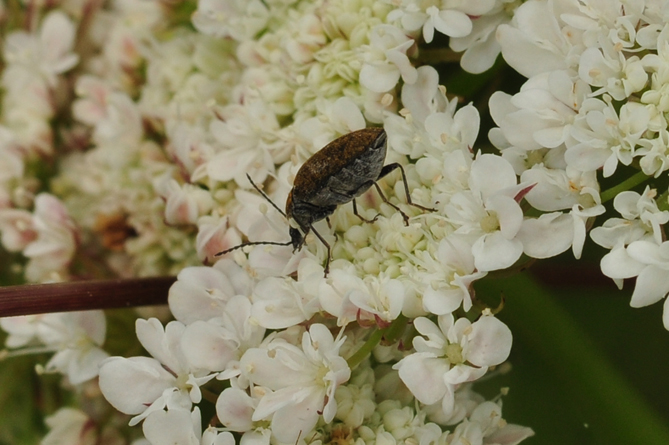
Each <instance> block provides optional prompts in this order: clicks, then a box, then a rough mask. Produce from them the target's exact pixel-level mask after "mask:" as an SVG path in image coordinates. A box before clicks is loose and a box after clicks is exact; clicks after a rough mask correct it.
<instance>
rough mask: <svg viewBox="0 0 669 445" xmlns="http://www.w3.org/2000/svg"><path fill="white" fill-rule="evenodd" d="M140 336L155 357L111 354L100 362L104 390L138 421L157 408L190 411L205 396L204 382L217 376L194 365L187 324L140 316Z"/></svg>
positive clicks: (138, 321) (104, 392)
mask: <svg viewBox="0 0 669 445" xmlns="http://www.w3.org/2000/svg"><path fill="white" fill-rule="evenodd" d="M136 328H137V338H138V339H139V341H140V343H141V344H142V346H144V348H145V349H146V350H147V351H148V352H149V354H151V355H152V356H153V357H155V358H149V357H131V358H124V357H110V358H108V359H107V360H105V361H104V362H102V364H101V365H100V380H99V382H100V390H101V391H102V394H103V395H104V397H105V398H106V399H107V401H109V403H111V404H112V406H113V407H114V408H116V409H117V410H119V411H121V412H123V413H125V414H131V415H135V417H133V418H132V419H131V420H130V425H131V426H132V425H136V424H138V423H139V422H141V421H142V420H144V419H145V418H147V417H148V416H149V415H151V414H152V413H154V412H156V411H163V410H165V409H168V410H170V409H173V408H180V409H185V410H188V411H190V410H191V408H192V405H193V403H199V402H200V401H201V400H202V393H201V391H200V385H203V384H205V383H206V382H208V381H209V380H211V379H212V378H214V377H215V374H210V373H209V372H208V371H206V370H202V369H198V368H196V367H194V366H193V365H192V364H191V363H190V362H189V361H188V360H187V359H186V356H185V355H184V350H183V348H184V346H187V345H184V344H183V343H182V337H183V335H184V332H185V329H186V326H185V325H184V324H183V323H180V322H178V321H172V322H170V323H168V324H167V326H165V327H164V328H163V326H162V325H161V324H160V322H159V321H158V320H157V319H155V318H152V319H149V320H137V323H136Z"/></svg>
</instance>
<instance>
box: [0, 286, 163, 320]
mask: <svg viewBox="0 0 669 445" xmlns="http://www.w3.org/2000/svg"><path fill="white" fill-rule="evenodd" d="M175 280H176V278H175V277H153V278H131V279H118V280H100V281H78V282H77V281H75V282H70V283H51V284H26V285H22V286H7V287H0V317H11V316H15V315H31V314H45V313H49V312H68V311H84V310H92V309H112V308H123V307H136V306H149V305H156V304H166V303H167V293H168V291H169V288H170V286H171V285H172V283H174V281H175Z"/></svg>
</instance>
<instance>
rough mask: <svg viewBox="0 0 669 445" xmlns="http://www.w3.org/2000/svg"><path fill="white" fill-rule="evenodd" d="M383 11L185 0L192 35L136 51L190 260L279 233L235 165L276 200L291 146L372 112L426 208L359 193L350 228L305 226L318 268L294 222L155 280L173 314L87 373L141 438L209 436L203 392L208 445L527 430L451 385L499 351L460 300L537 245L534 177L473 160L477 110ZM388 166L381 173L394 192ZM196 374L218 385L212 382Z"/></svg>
mask: <svg viewBox="0 0 669 445" xmlns="http://www.w3.org/2000/svg"><path fill="white" fill-rule="evenodd" d="M493 6H496V5H494V4H490V5H487V6H486V7H489V8H492V7H493ZM481 8H483V6H481ZM391 11H392V8H391V7H389V6H388V5H385V4H383V3H378V2H373V1H357V2H348V1H334V2H333V1H330V2H318V1H316V2H307V1H301V2H266V3H260V2H205V1H202V2H200V3H199V4H198V10H197V11H196V13H195V14H194V16H193V23H194V24H195V26H196V28H197V29H198V30H199V31H200V32H201V33H204V35H202V34H188V33H186V32H185V31H184V34H183V35H181V36H180V37H181V38H180V40H178V41H177V40H170V41H168V42H166V43H165V44H163V45H162V46H161V50H162V52H156V54H155V55H150V56H149V57H148V58H147V62H148V65H147V74H148V77H147V83H146V85H145V86H144V88H143V90H142V96H141V98H140V100H139V109H140V113H141V114H142V115H143V116H148V118H149V119H150V120H152V121H154V120H155V121H157V122H159V125H160V126H162V128H164V131H165V132H166V135H167V137H168V140H169V145H168V151H169V154H170V156H171V157H172V159H174V160H175V161H176V168H175V169H173V170H168V172H167V173H166V174H165V175H164V176H161V177H160V178H158V179H156V180H154V182H153V184H154V187H155V188H156V191H157V192H158V193H160V194H161V195H162V196H163V198H164V199H165V202H166V205H165V221H166V222H167V223H168V224H171V225H184V224H192V225H195V226H196V227H197V238H196V249H197V252H198V256H199V257H200V259H201V260H203V261H205V262H214V261H216V260H217V258H215V257H214V254H215V253H216V252H219V251H221V250H225V249H226V248H229V247H232V246H235V245H237V244H239V243H240V241H241V239H242V236H243V237H245V238H247V239H249V240H255V241H277V242H278V241H283V240H285V239H286V237H287V236H288V231H289V224H288V221H286V220H285V218H284V217H283V216H282V215H281V213H280V212H278V211H276V209H274V208H272V207H270V206H269V204H268V203H267V202H265V200H264V198H263V197H261V196H258V195H257V193H255V192H254V191H249V190H248V189H250V186H251V184H250V183H249V181H248V179H247V177H246V176H247V175H249V176H250V177H251V178H252V179H253V181H254V182H256V183H264V184H265V186H266V189H267V192H268V194H269V196H270V197H271V198H272V199H273V200H274V201H276V202H278V203H282V202H284V201H285V199H286V197H287V195H288V193H289V191H290V189H291V184H292V182H293V179H294V177H295V175H296V174H297V171H298V168H299V166H300V165H301V164H302V163H303V162H304V161H305V160H306V159H308V158H309V157H310V156H311V155H312V154H313V153H315V152H316V151H317V150H318V149H320V148H321V147H322V146H323V145H325V144H326V143H327V142H329V141H331V140H333V139H335V138H336V137H337V136H340V135H343V134H346V133H348V132H350V131H354V130H358V129H361V128H364V127H365V126H367V125H368V124H369V123H376V124H383V126H384V128H385V130H386V132H387V135H388V151H389V152H388V157H387V161H386V162H387V163H390V162H399V163H401V164H402V165H404V169H405V171H406V175H407V178H408V184H409V188H410V190H411V191H412V199H413V200H414V201H415V202H417V203H422V204H423V205H425V206H432V207H434V208H435V211H434V212H426V213H420V212H418V211H413V213H410V214H411V215H412V216H411V218H410V220H409V223H408V224H405V221H404V219H403V217H402V214H400V213H399V212H397V211H396V210H395V209H393V208H392V207H391V206H389V205H387V204H384V203H382V201H381V199H380V198H379V196H378V195H376V194H375V193H373V192H370V193H367V194H365V195H364V196H363V197H362V198H361V205H360V211H361V214H362V215H363V216H364V217H366V218H368V219H370V220H371V219H372V218H374V215H376V212H377V211H378V212H380V214H379V215H378V217H377V218H376V221H375V222H374V223H373V224H366V223H362V222H361V220H360V219H359V218H357V217H356V216H355V215H353V212H352V209H351V208H350V206H342V207H341V208H339V209H338V211H337V212H336V213H335V214H334V215H333V217H332V219H331V221H330V222H331V226H332V227H331V228H329V227H328V225H327V224H326V222H325V221H323V222H319V223H317V224H316V226H315V227H316V229H317V230H318V231H319V233H322V234H324V236H325V237H326V239H327V240H328V243H329V244H330V245H331V246H332V247H333V251H332V254H333V261H332V264H331V267H330V273H329V275H328V276H327V277H324V275H325V274H324V268H323V264H324V263H325V260H326V258H325V256H326V255H327V253H326V248H325V247H324V246H323V245H322V244H320V243H318V242H317V240H316V239H312V237H311V236H309V237H308V238H307V247H308V248H305V249H303V250H302V251H301V252H299V253H293V252H292V251H291V248H290V247H285V248H282V247H271V248H269V247H266V246H256V247H255V248H253V249H252V250H251V251H250V252H248V257H247V256H246V255H245V254H244V253H243V252H241V251H237V252H236V253H234V254H230V255H228V256H229V257H231V258H224V259H222V260H218V261H217V262H216V263H215V265H214V266H213V267H196V268H186V269H183V270H182V271H181V272H180V273H179V277H178V281H177V283H176V284H175V285H174V286H173V287H172V290H171V292H170V309H171V311H172V314H173V315H174V316H175V318H176V321H172V322H169V323H167V324H166V325H164V326H163V324H161V323H160V322H159V321H158V320H157V319H150V320H148V321H143V320H140V321H138V322H137V334H138V337H139V340H140V342H141V343H142V345H143V346H144V347H145V349H146V350H147V351H149V353H150V354H151V355H152V356H153V358H145V357H131V358H123V357H113V358H111V359H109V360H106V361H105V362H103V364H102V366H101V369H100V388H101V390H102V392H103V394H104V395H105V397H106V398H107V399H108V400H109V401H110V402H111V403H112V405H114V406H115V407H116V408H117V409H119V410H120V411H122V412H124V413H127V414H131V415H134V416H135V417H133V419H132V421H131V424H137V423H139V422H142V421H143V431H144V434H145V436H146V437H147V439H148V440H149V441H151V442H152V443H163V441H164V440H165V438H167V437H169V438H175V437H179V438H181V439H179V441H178V442H179V443H181V442H183V443H199V441H204V440H205V439H204V435H203V434H210V435H211V434H215V432H214V430H211V429H210V430H207V431H205V432H204V433H203V432H202V431H201V429H200V425H199V419H200V416H201V414H200V409H199V407H198V404H199V403H201V401H202V399H203V397H204V396H205V395H206V394H209V400H211V399H212V397H214V400H215V403H216V412H217V418H218V420H219V421H220V422H221V423H222V425H223V427H224V430H222V431H221V432H220V433H218V436H217V437H216V439H215V440H217V441H221V442H223V441H228V440H229V439H230V436H229V435H228V434H227V432H228V431H234V432H236V433H239V434H241V435H242V439H241V440H242V441H248V440H254V441H261V442H262V443H269V442H272V443H274V442H278V443H296V442H298V441H308V442H313V441H315V440H321V441H327V440H333V439H335V438H337V437H340V436H341V435H344V437H347V438H348V439H349V440H355V441H359V440H362V441H364V442H366V443H373V442H375V441H378V440H389V441H391V442H397V441H407V440H428V441H433V440H434V441H439V442H440V443H457V441H460V440H465V439H463V438H466V440H470V441H473V442H476V441H479V442H480V441H483V440H485V441H489V442H491V443H492V442H495V441H496V440H503V441H504V443H518V442H519V441H521V440H522V439H524V438H525V437H527V436H529V435H531V434H532V432H531V430H529V429H527V428H523V427H516V426H513V425H507V424H506V422H504V421H502V419H501V411H500V406H501V405H499V404H498V403H493V402H484V400H483V399H481V397H480V396H478V395H477V394H476V393H474V392H472V391H471V389H470V386H469V384H470V383H471V382H473V381H475V380H477V379H479V378H481V377H482V376H484V375H485V374H486V373H487V372H488V370H489V369H490V368H491V367H495V366H497V365H499V364H501V363H503V362H504V361H505V360H506V359H507V357H508V355H509V351H510V348H511V340H512V336H511V332H510V331H509V329H508V327H506V325H504V324H503V323H502V322H501V321H499V320H498V319H496V318H495V317H494V316H493V315H492V313H490V312H489V311H485V312H484V314H483V315H482V316H481V317H480V318H479V319H476V317H475V316H474V317H473V320H471V321H470V320H469V319H468V318H466V317H463V313H464V312H461V308H462V309H464V311H469V310H470V309H472V307H473V297H472V293H471V285H472V283H473V282H474V281H475V280H477V279H479V278H482V277H484V276H485V275H486V273H487V272H488V271H492V270H498V269H504V268H508V267H510V266H512V265H513V264H514V263H515V262H516V261H517V260H518V259H519V258H520V256H521V255H522V253H523V251H524V245H525V244H531V242H532V241H533V239H532V235H533V234H532V233H531V232H530V233H529V234H528V233H526V232H528V229H526V228H525V226H524V217H523V212H522V210H521V207H520V205H519V202H520V200H521V199H522V198H523V196H524V195H525V194H526V193H527V192H528V190H529V189H531V187H532V184H530V183H520V184H519V183H518V181H517V178H516V174H515V173H514V170H513V168H512V166H511V165H510V164H509V163H508V162H507V161H506V160H504V159H502V158H501V157H498V156H493V155H478V156H475V155H474V152H473V145H474V141H475V139H476V136H477V134H478V130H479V128H478V127H479V116H478V112H477V111H476V110H475V109H474V108H473V107H472V106H467V107H464V108H463V109H461V110H459V111H457V112H456V101H455V100H448V99H447V98H446V95H445V90H444V89H443V87H440V86H439V81H438V75H437V73H436V71H435V70H434V69H433V68H431V67H429V66H425V67H421V68H416V67H414V66H413V65H412V62H411V59H410V57H411V54H412V52H415V51H416V49H417V46H416V41H415V40H414V39H413V38H412V37H410V36H407V35H406V34H405V32H404V31H403V30H402V28H398V27H396V26H395V25H394V24H393V23H394V20H395V19H394V18H393V16H392V15H389V12H391ZM481 12H482V11H481ZM458 14H459V15H458V17H459V16H460V15H463V16H465V17H466V15H465V14H464V13H463V12H458ZM395 15H397V14H395ZM467 20H468V22H469V23H470V24H471V20H470V19H469V18H468V19H467ZM209 36H211V37H209ZM221 38H223V39H225V40H219V39H221ZM233 42H234V43H233ZM214 57H216V60H213V58H214ZM493 58H494V57H493ZM212 64H214V65H212ZM221 73H224V74H221ZM214 75H216V76H218V77H214ZM167 76H169V77H167ZM221 76H223V77H221ZM213 79H215V80H216V82H217V83H218V84H220V85H225V86H226V88H224V89H220V90H219V89H216V88H214V86H213V85H212V82H213ZM400 85H403V86H401V88H400ZM166 90H167V91H166ZM400 101H401V106H402V107H403V108H402V110H401V111H400V113H399V114H397V110H398V108H399V103H400ZM393 179H394V180H393V181H391V180H390V179H389V180H388V181H384V182H382V183H381V186H382V188H383V189H384V194H386V195H387V196H390V197H391V199H392V200H393V201H394V202H396V203H398V204H399V205H402V202H403V200H404V199H406V197H405V196H404V190H403V182H402V181H400V180H399V175H397V177H393ZM363 202H364V203H363ZM404 210H405V211H407V212H409V211H410V210H409V209H408V208H406V209H404ZM233 258H234V261H233ZM478 311H480V309H478ZM456 312H457V314H458V315H457V317H456V316H455V313H456ZM472 313H475V312H472ZM476 313H478V312H476ZM437 318H438V324H437ZM409 319H414V321H413V325H414V326H415V328H416V329H417V331H418V334H417V335H416V336H415V337H414V338H413V340H411V337H407V339H406V340H407V341H409V342H412V343H413V345H414V348H413V349H409V350H407V351H405V352H402V351H400V350H399V349H398V344H399V343H395V344H394V345H393V344H392V343H391V346H389V347H382V346H378V345H377V343H378V342H379V340H380V339H381V338H380V336H379V335H380V334H381V333H382V332H386V333H388V332H393V331H397V334H396V335H398V337H397V338H395V339H394V341H395V342H397V341H398V340H399V335H400V334H401V333H402V332H403V331H404V329H405V327H406V326H407V323H408V322H409ZM432 320H434V321H432ZM381 330H383V331H381ZM407 332H408V331H407ZM389 335H390V334H384V336H385V338H386V341H390V338H391V337H389ZM407 346H408V344H407ZM372 351H374V354H375V358H374V359H368V358H367V356H368V355H369V354H370V353H371V352H372ZM213 379H216V380H221V381H223V382H225V384H224V385H223V386H222V388H224V389H223V390H222V391H221V390H217V391H216V393H215V394H210V392H211V390H210V389H208V388H210V387H216V385H215V384H214V383H215V381H214V380H213ZM203 385H206V386H205V387H204V388H202V389H201V388H200V387H201V386H203ZM218 387H219V388H221V386H218ZM402 388H406V389H404V390H402ZM416 401H418V402H420V404H419V405H416ZM483 412H485V413H486V415H489V417H488V418H486V419H485V421H483V420H482V417H481V416H482V414H481V413H483ZM491 413H495V414H494V415H493V414H491ZM448 425H454V426H455V428H454V429H453V430H451V431H444V430H443V428H444V426H448ZM210 437H213V436H210ZM501 437H504V439H501ZM421 438H422V439H421ZM428 438H429V439H428ZM484 438H485V439H484ZM498 438H499V439H498ZM207 440H209V439H207Z"/></svg>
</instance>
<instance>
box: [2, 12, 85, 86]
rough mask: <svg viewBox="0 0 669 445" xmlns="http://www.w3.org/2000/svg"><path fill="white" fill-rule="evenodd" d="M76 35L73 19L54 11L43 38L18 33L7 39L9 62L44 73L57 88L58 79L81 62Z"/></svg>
mask: <svg viewBox="0 0 669 445" xmlns="http://www.w3.org/2000/svg"><path fill="white" fill-rule="evenodd" d="M75 34H76V29H75V26H74V23H72V21H71V20H70V18H69V17H68V16H67V15H65V14H64V13H63V12H62V11H52V12H50V13H49V14H47V15H46V17H45V18H44V20H43V21H42V26H41V27H40V31H39V35H31V34H28V33H27V32H25V31H16V32H14V33H12V34H10V35H8V36H7V39H6V41H5V50H4V56H5V60H6V61H7V62H9V63H10V64H18V65H23V66H25V67H26V68H28V69H30V70H31V71H38V72H40V73H41V74H42V76H44V79H45V80H46V81H47V82H48V83H49V85H50V86H52V87H54V86H55V85H56V78H57V76H58V75H59V74H62V73H64V72H66V71H68V70H70V69H71V68H73V67H74V66H75V65H76V64H77V63H78V62H79V56H78V55H77V54H75V53H74V52H72V50H73V48H74V38H75Z"/></svg>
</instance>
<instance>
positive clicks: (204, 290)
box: [168, 259, 251, 324]
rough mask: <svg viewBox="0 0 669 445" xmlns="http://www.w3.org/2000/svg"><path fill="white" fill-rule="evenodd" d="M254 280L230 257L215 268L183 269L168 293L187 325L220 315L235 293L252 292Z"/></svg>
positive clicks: (182, 320) (181, 320)
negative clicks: (252, 281)
mask: <svg viewBox="0 0 669 445" xmlns="http://www.w3.org/2000/svg"><path fill="white" fill-rule="evenodd" d="M250 293H251V280H250V277H249V276H248V274H246V273H245V272H244V270H243V269H242V268H241V267H239V266H238V265H237V264H235V262H234V261H232V260H230V259H223V260H220V261H218V262H217V263H216V264H215V265H214V266H213V267H204V266H202V267H187V268H185V269H183V270H182V271H181V272H179V275H177V281H176V283H174V284H173V285H172V287H171V288H170V291H169V295H168V302H169V305H170V310H171V312H172V314H173V315H174V317H175V318H176V319H177V320H179V321H180V322H182V323H184V324H191V323H193V322H195V321H197V320H203V321H207V320H210V319H212V318H215V317H220V316H221V315H222V314H223V310H224V308H225V306H226V305H227V303H228V301H229V300H230V299H231V298H232V297H234V296H235V295H246V296H248V295H250Z"/></svg>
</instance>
